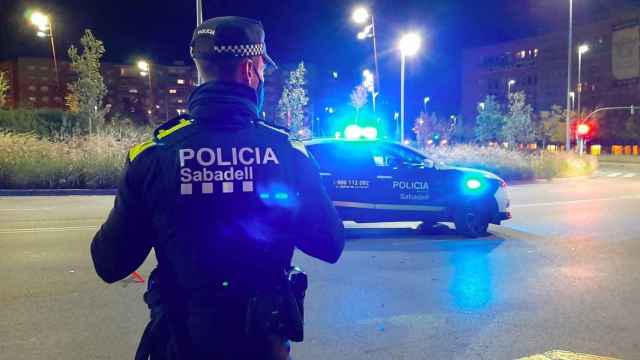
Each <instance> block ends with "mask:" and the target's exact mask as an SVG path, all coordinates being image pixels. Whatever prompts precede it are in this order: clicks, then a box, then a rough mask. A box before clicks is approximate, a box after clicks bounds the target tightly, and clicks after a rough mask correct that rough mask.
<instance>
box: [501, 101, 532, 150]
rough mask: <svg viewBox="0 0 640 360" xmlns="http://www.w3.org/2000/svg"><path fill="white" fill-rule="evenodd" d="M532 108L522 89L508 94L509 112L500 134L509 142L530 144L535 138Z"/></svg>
mask: <svg viewBox="0 0 640 360" xmlns="http://www.w3.org/2000/svg"><path fill="white" fill-rule="evenodd" d="M532 113H533V109H532V108H531V105H529V104H527V96H526V94H525V93H524V91H518V92H514V93H511V94H509V113H508V114H507V116H506V117H505V123H504V128H503V129H502V134H503V136H504V140H505V141H507V142H508V143H510V144H530V143H532V142H534V141H535V140H536V129H535V126H534V124H533V121H532V118H531V117H532V116H531V115H532Z"/></svg>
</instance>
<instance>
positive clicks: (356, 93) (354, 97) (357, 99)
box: [351, 85, 369, 123]
mask: <svg viewBox="0 0 640 360" xmlns="http://www.w3.org/2000/svg"><path fill="white" fill-rule="evenodd" d="M367 101H369V97H368V96H367V88H365V87H364V85H358V86H356V88H355V89H353V92H352V93H351V106H353V108H354V109H356V123H358V117H359V115H360V109H362V108H363V107H364V106H365V105H367Z"/></svg>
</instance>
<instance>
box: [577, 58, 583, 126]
mask: <svg viewBox="0 0 640 360" xmlns="http://www.w3.org/2000/svg"><path fill="white" fill-rule="evenodd" d="M581 95H582V51H578V107H577V114H578V118H580V117H581V116H582V106H581V103H580V97H581Z"/></svg>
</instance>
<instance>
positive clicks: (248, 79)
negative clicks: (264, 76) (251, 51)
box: [239, 59, 257, 89]
mask: <svg viewBox="0 0 640 360" xmlns="http://www.w3.org/2000/svg"><path fill="white" fill-rule="evenodd" d="M254 66H255V65H254V64H253V60H251V59H243V60H242V61H241V62H240V71H239V72H240V81H241V82H242V83H243V84H245V85H247V86H249V87H251V88H254V89H255V88H256V85H254V84H257V81H256V79H255V77H256V76H257V75H256V72H255V69H254Z"/></svg>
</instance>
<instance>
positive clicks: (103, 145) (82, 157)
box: [0, 127, 598, 189]
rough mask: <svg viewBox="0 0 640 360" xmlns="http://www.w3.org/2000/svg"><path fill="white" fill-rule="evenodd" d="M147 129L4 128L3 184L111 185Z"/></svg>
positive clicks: (503, 165)
mask: <svg viewBox="0 0 640 360" xmlns="http://www.w3.org/2000/svg"><path fill="white" fill-rule="evenodd" d="M150 134H151V129H149V128H135V127H107V128H104V129H102V130H101V131H99V132H98V133H97V134H94V135H91V136H89V135H73V136H60V137H57V138H56V139H54V140H52V139H50V138H45V137H41V136H37V135H35V134H33V133H15V132H8V131H4V132H3V131H0V149H2V152H0V188H4V189H18V188H42V189H44V188H49V189H51V188H88V189H99V188H113V187H116V186H117V184H118V181H119V177H120V174H121V171H122V168H123V166H124V163H125V159H126V155H127V152H128V150H129V149H130V148H131V147H132V146H133V145H134V144H137V143H141V142H144V141H146V140H148V139H149V137H150V136H151V135H150ZM427 154H428V155H429V156H430V157H431V158H432V159H434V160H435V161H437V162H444V163H446V164H448V165H453V166H463V167H471V168H477V169H483V170H487V171H491V172H493V173H495V174H497V175H499V176H500V177H502V178H503V179H505V180H508V181H512V180H531V179H534V178H552V177H565V176H578V175H588V174H591V173H592V172H594V171H595V170H596V169H597V167H598V162H597V159H596V158H595V157H591V156H583V157H578V156H577V155H575V154H566V153H551V152H542V153H534V154H528V153H524V152H520V151H513V150H507V149H504V148H499V147H478V146H473V145H456V146H451V147H437V148H431V149H429V150H427Z"/></svg>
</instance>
